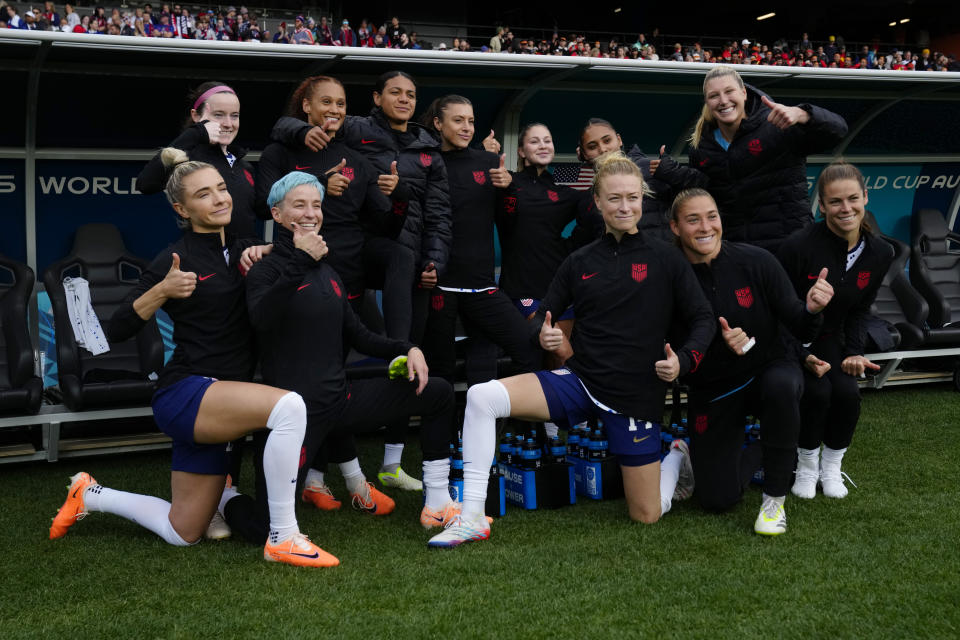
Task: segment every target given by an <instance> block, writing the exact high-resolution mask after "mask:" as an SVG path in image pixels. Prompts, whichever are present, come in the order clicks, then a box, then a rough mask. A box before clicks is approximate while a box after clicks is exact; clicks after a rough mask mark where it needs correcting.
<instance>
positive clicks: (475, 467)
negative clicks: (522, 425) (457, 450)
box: [463, 380, 510, 519]
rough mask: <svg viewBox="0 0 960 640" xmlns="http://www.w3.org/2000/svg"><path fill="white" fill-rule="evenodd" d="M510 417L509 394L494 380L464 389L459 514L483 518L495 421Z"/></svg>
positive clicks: (495, 449) (493, 451)
mask: <svg viewBox="0 0 960 640" xmlns="http://www.w3.org/2000/svg"><path fill="white" fill-rule="evenodd" d="M508 417H510V394H509V393H508V392H507V388H506V387H504V386H503V385H502V384H500V382H498V381H497V380H491V381H489V382H484V383H483V384H475V385H473V386H472V387H470V388H469V389H468V390H467V408H466V410H465V411H464V414H463V515H464V516H465V517H467V518H470V519H476V518H483V516H484V511H485V509H484V505H485V504H486V501H487V480H488V478H489V476H490V463H491V461H492V460H493V457H494V455H496V452H497V418H508Z"/></svg>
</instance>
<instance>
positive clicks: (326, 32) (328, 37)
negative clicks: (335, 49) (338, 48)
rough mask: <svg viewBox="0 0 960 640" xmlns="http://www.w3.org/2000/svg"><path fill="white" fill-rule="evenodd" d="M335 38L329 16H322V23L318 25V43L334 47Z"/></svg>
mask: <svg viewBox="0 0 960 640" xmlns="http://www.w3.org/2000/svg"><path fill="white" fill-rule="evenodd" d="M333 40H334V38H333V29H331V28H330V23H329V21H328V20H327V16H320V24H319V25H318V26H317V44H319V45H322V46H325V47H332V46H333Z"/></svg>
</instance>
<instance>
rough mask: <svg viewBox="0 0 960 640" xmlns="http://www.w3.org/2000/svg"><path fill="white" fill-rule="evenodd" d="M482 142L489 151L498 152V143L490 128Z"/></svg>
mask: <svg viewBox="0 0 960 640" xmlns="http://www.w3.org/2000/svg"><path fill="white" fill-rule="evenodd" d="M482 144H483V148H484V149H486V150H487V151H489V152H490V153H500V143H499V142H497V139H496V138H494V137H493V129H490V135H488V136H487V137H486V138H484V139H483V142H482Z"/></svg>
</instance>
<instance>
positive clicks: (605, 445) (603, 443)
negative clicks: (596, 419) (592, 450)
mask: <svg viewBox="0 0 960 640" xmlns="http://www.w3.org/2000/svg"><path fill="white" fill-rule="evenodd" d="M597 432H598V433H599V434H600V442H599V444H598V445H597V450H598V451H597V458H598V459H599V460H603V459H604V458H606V457H607V454H608V452H609V448H610V443H609V442H608V441H607V430H606V429H605V428H604V427H603V425H600V428H599V429H598V430H597Z"/></svg>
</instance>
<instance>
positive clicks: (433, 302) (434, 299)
mask: <svg viewBox="0 0 960 640" xmlns="http://www.w3.org/2000/svg"><path fill="white" fill-rule="evenodd" d="M430 306H431V307H433V310H434V311H440V310H441V309H443V294H442V293H435V294H433V295H432V296H430Z"/></svg>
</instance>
